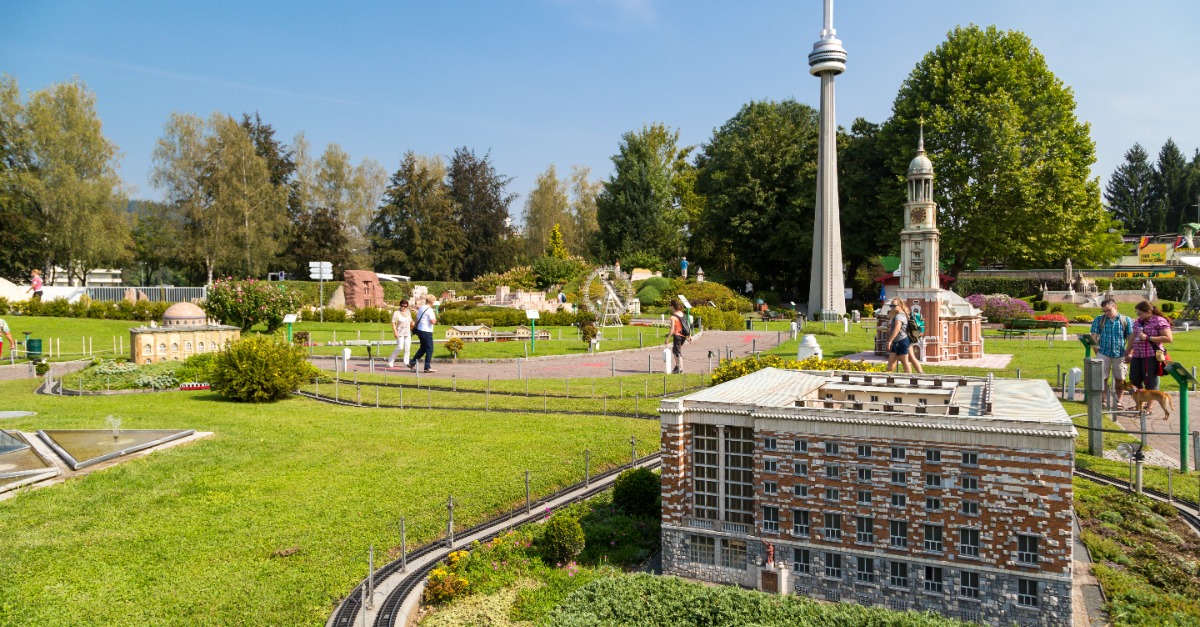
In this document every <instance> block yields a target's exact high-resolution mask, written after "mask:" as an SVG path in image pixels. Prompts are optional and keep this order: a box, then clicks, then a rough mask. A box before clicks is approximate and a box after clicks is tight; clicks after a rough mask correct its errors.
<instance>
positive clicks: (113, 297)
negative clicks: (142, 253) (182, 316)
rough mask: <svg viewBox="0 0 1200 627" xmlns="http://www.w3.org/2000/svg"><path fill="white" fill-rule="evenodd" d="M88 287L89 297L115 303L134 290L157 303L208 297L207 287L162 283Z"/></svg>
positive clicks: (137, 296) (135, 294)
mask: <svg viewBox="0 0 1200 627" xmlns="http://www.w3.org/2000/svg"><path fill="white" fill-rule="evenodd" d="M86 289H87V296H88V298H90V299H92V300H103V301H108V302H114V303H115V302H117V301H119V300H122V299H124V298H125V294H126V293H129V292H132V293H133V295H134V297H135V298H138V299H140V298H141V295H142V294H144V295H145V296H146V299H147V300H149V301H151V302H155V303H158V302H170V303H178V302H182V301H193V300H202V299H204V298H207V297H208V288H207V287H175V286H171V285H160V286H154V287H88V288H86Z"/></svg>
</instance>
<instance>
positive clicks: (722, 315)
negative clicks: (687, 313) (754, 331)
mask: <svg viewBox="0 0 1200 627" xmlns="http://www.w3.org/2000/svg"><path fill="white" fill-rule="evenodd" d="M692 316H693V317H696V318H700V319H701V320H702V321H703V322H704V328H705V329H711V330H713V331H738V330H741V329H745V328H746V319H745V318H743V317H742V314H740V313H738V312H736V311H721V310H720V309H715V308H713V307H692Z"/></svg>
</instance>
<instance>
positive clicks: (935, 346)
mask: <svg viewBox="0 0 1200 627" xmlns="http://www.w3.org/2000/svg"><path fill="white" fill-rule="evenodd" d="M938 239H939V232H938V228H937V203H935V202H933V163H932V162H931V161H930V160H929V157H926V156H925V130H924V128H923V127H922V129H921V134H920V139H918V141H917V156H916V157H915V158H914V159H913V160H912V163H910V164H909V165H908V202H907V203H905V204H904V228H903V230H901V231H900V287H899V288H898V289H897V290H896V291H895V292H894V293H893V294H892V296H894V297H895V298H900V299H903V300H904V301H905V302H906V303H907V304H908V307H909V309H910V310H912V311H914V312H920V314H921V317H922V318H924V320H925V335H924V337H922V338H921V341H920V343H918V344H914V345H913V348H914V349H916V351H917V354H918V356H919V357H920V358H921V360H922V361H928V362H939V361H953V360H955V359H974V358H978V357H982V356H983V319H982V317H981V315H980V313H981V312H980V311H979V310H978V309H976V308H975V307H974V306H972V305H971V303H968V302H967V300H966V299H965V298H963V297H961V296H959V295H958V294H955V293H954V292H951V291H949V290H943V289H942V288H941V282H940V280H941V272H940V271H941V264H940V263H939V258H938V257H939V253H938ZM888 302H890V300H889V301H888ZM890 310H891V306H889V305H888V303H887V302H885V303H884V305H883V306H882V307H880V308H879V311H878V312H877V314H876V315H877V316H878V317H879V328H878V330H877V331H876V332H875V354H876V355H883V354H886V353H887V349H888V346H887V339H888V337H889V334H890V332H891V329H890V328H889V327H888V322H889V313H890Z"/></svg>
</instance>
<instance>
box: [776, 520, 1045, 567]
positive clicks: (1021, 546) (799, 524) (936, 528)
mask: <svg viewBox="0 0 1200 627" xmlns="http://www.w3.org/2000/svg"><path fill="white" fill-rule="evenodd" d="M821 522H822V526H821V527H820V531H821V535H822V537H824V538H825V539H826V540H832V541H838V540H841V539H842V515H841V514H835V513H824V514H822V516H821ZM812 529H813V525H812V513H811V512H809V511H807V510H801V509H794V510H792V535H795V536H807V535H811V534H812ZM943 529H944V527H943V526H942V525H938V524H933V523H924V524H922V532H923V535H922V545H921V546H922V548H923V549H924V550H926V551H934V552H942V551H945V550H946V548H945V541H944V539H943V537H944V534H943ZM763 531H768V532H778V531H779V508H778V507H774V506H770V505H768V506H764V507H763ZM908 536H909V522H908V521H906V520H889V521H888V545H889V546H891V547H893V548H898V549H905V548H908ZM854 541H855V542H863V543H868V544H873V543H874V542H875V519H874V518H873V517H871V516H855V517H854ZM979 549H980V542H979V530H978V529H974V528H971V527H963V528H960V529H959V530H958V552H959V554H960V555H965V556H970V557H979ZM1038 559H1039V545H1038V537H1037V536H1030V535H1017V563H1020V564H1027V565H1031V566H1032V565H1036V564H1037V563H1038Z"/></svg>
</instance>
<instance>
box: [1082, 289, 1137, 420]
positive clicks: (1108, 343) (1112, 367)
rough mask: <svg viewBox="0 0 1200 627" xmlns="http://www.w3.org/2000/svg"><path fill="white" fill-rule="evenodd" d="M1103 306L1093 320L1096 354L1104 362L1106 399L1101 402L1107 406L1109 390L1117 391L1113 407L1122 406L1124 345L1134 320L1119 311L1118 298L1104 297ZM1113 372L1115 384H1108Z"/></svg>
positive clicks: (1101, 303) (1102, 372)
mask: <svg viewBox="0 0 1200 627" xmlns="http://www.w3.org/2000/svg"><path fill="white" fill-rule="evenodd" d="M1100 309H1101V310H1102V311H1103V312H1104V313H1103V314H1102V315H1099V316H1096V319H1095V320H1092V341H1093V342H1095V343H1096V357H1098V358H1099V359H1100V361H1101V366H1100V368H1101V371H1100V372H1101V374H1100V376H1101V377H1103V378H1104V397H1103V399H1104V401H1103V403H1102V405H1103V406H1104V408H1105V409H1108V408H1109V406H1108V398H1109V397H1108V391H1109V390H1110V389H1114V390H1116V392H1117V395H1116V397H1115V398H1114V400H1113V403H1114V405H1113V407H1112V409H1120V408H1121V394H1122V393H1123V392H1124V391H1125V390H1124V387H1125V373H1126V371H1125V345H1126V343H1127V342H1128V341H1129V336H1130V335H1131V334H1132V333H1133V320H1130V319H1129V316H1123V315H1121V313H1120V312H1118V311H1117V301H1115V300H1113V299H1111V298H1105V299H1104V300H1102V301H1100ZM1109 373H1112V379H1113V385H1112V387H1111V388H1110V387H1109V384H1108V375H1109Z"/></svg>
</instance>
